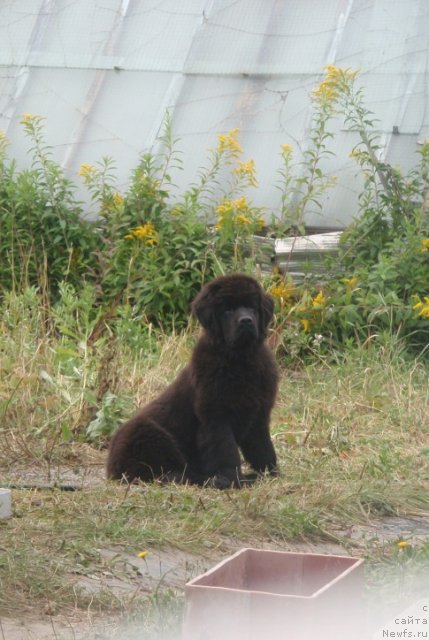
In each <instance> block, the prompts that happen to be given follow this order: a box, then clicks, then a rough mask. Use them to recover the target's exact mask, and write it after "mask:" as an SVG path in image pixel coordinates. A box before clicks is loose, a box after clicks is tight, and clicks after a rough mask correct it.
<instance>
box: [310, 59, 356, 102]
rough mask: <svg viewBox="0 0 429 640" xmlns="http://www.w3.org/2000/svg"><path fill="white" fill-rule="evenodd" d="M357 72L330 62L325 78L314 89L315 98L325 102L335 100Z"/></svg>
mask: <svg viewBox="0 0 429 640" xmlns="http://www.w3.org/2000/svg"><path fill="white" fill-rule="evenodd" d="M357 74H358V71H357V70H356V71H351V70H350V68H349V67H347V68H345V69H341V68H340V67H336V66H335V65H333V64H328V65H327V66H326V67H325V78H324V79H323V80H322V82H320V83H319V84H318V85H317V87H316V88H315V89H314V91H313V94H312V95H313V99H314V100H316V101H317V102H320V103H325V104H330V103H333V102H335V101H336V99H337V98H338V95H339V94H340V93H341V91H344V90H345V89H347V87H348V86H349V85H350V83H351V82H352V81H353V80H354V79H355V78H356V76H357Z"/></svg>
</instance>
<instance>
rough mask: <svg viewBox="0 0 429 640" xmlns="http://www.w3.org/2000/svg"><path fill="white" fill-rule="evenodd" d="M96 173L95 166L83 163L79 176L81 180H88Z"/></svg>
mask: <svg viewBox="0 0 429 640" xmlns="http://www.w3.org/2000/svg"><path fill="white" fill-rule="evenodd" d="M94 172H95V167H94V165H93V164H89V163H88V162H82V164H81V165H80V168H79V173H78V175H79V176H80V177H81V178H84V179H87V178H90V177H91V175H92V174H93V173H94Z"/></svg>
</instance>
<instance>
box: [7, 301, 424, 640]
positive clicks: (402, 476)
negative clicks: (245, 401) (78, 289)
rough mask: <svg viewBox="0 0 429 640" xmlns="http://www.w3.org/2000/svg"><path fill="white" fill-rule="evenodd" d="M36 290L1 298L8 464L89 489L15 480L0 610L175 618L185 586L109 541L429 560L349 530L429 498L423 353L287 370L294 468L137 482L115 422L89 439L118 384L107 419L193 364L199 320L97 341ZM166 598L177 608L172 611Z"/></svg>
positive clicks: (277, 425)
mask: <svg viewBox="0 0 429 640" xmlns="http://www.w3.org/2000/svg"><path fill="white" fill-rule="evenodd" d="M25 296H26V297H25ZM25 296H21V297H10V299H9V300H8V301H6V302H5V304H4V305H3V316H2V317H3V319H2V321H1V323H2V327H1V329H2V332H1V338H0V367H1V370H2V377H1V383H0V437H1V441H2V447H1V449H0V468H1V469H2V474H1V476H2V479H3V481H4V482H6V483H7V482H8V481H15V482H26V483H28V482H30V484H31V483H34V484H37V483H38V482H42V483H45V482H48V481H53V480H56V479H58V478H61V477H62V478H64V477H65V478H70V477H71V478H75V480H74V482H77V483H78V484H82V487H83V489H82V490H81V491H76V492H63V491H59V490H51V491H49V490H15V491H14V492H13V505H14V517H13V518H12V519H11V520H8V521H0V540H1V542H0V617H1V616H11V617H14V616H19V615H20V614H21V613H22V611H27V612H29V613H34V612H36V611H37V612H45V613H46V612H47V613H49V614H50V615H56V614H58V613H62V612H69V613H70V612H72V611H73V612H76V611H77V612H79V611H81V612H82V611H91V614H92V615H94V616H97V615H98V614H106V613H107V612H108V613H109V615H114V616H123V615H128V616H140V617H141V616H143V618H144V620H145V625H146V629H147V634H149V635H148V636H147V637H149V636H150V633H151V632H152V631H153V630H154V629H158V630H159V629H160V627H164V628H165V630H168V629H170V627H171V625H173V624H176V623H177V620H178V619H179V617H180V612H181V606H182V604H183V592H182V591H181V590H177V589H174V588H173V589H172V588H170V587H168V585H164V586H163V587H162V588H160V589H157V590H155V591H153V592H152V593H145V592H142V591H141V590H139V588H138V585H139V579H138V575H137V574H136V572H135V571H134V570H133V569H132V567H130V566H128V567H125V565H124V561H123V560H121V559H118V558H116V557H113V558H112V557H110V558H106V556H105V554H103V552H102V550H103V549H106V548H108V549H117V550H118V551H124V552H126V553H128V554H131V555H132V556H135V555H136V554H137V553H138V551H140V550H142V549H149V550H150V549H163V548H169V549H171V548H173V549H177V553H182V552H189V553H192V554H204V555H208V556H209V557H210V558H220V557H222V556H224V555H225V554H227V553H228V551H230V550H231V548H234V547H238V546H250V545H260V544H270V545H273V546H276V547H278V548H285V547H286V548H289V547H290V545H292V546H293V544H295V543H298V542H300V541H301V542H302V541H303V540H307V541H311V542H313V543H315V544H317V543H318V542H320V541H325V542H326V541H329V542H331V543H332V542H338V543H340V544H341V545H342V547H343V548H344V549H346V550H347V551H348V552H349V553H351V554H359V555H362V554H363V555H364V556H365V557H367V558H368V559H369V561H370V566H371V567H373V569H372V570H371V571H372V579H373V581H374V582H377V580H378V576H379V575H380V571H381V569H380V567H387V569H386V570H387V571H393V570H396V567H397V566H399V565H401V563H402V565H404V566H405V567H406V568H407V567H411V566H414V565H419V564H421V562H422V560H426V559H427V558H429V544H428V543H427V542H424V541H423V542H420V543H418V542H413V543H412V545H410V546H409V548H408V549H407V550H406V553H402V555H401V554H400V553H399V552H398V548H397V545H396V541H395V540H394V541H392V542H391V543H389V544H387V545H376V544H372V543H370V542H369V543H367V544H366V543H364V542H362V541H361V542H356V541H355V540H354V539H353V538H352V537H351V536H350V535H349V531H350V529H351V527H353V526H359V525H364V524H368V523H372V522H376V521H377V519H378V518H380V517H384V516H389V515H394V514H423V513H426V514H427V512H428V510H429V499H428V496H429V477H428V473H427V469H428V461H429V447H428V431H429V417H428V416H429V406H428V405H429V386H428V368H427V366H426V365H424V364H423V363H421V362H419V361H418V360H411V359H407V358H406V357H403V356H402V355H401V353H400V352H399V351H398V349H397V348H396V347H395V348H389V347H386V348H384V349H379V350H376V349H375V348H367V349H356V350H355V351H350V352H349V353H347V354H345V355H343V356H341V357H340V356H338V358H337V361H336V362H330V363H327V362H319V363H317V364H313V365H308V366H302V367H301V368H299V369H297V370H293V371H291V370H287V369H284V370H282V376H281V387H280V393H279V398H278V402H277V405H276V408H275V411H274V415H273V419H272V434H273V439H274V442H275V447H276V450H277V452H278V456H279V461H280V468H281V472H282V476H281V478H280V479H275V480H269V479H265V480H263V481H261V482H259V483H258V484H257V485H255V486H254V487H252V488H249V489H243V490H241V491H225V492H219V491H215V490H209V489H199V488H195V487H180V486H174V485H168V486H161V485H158V484H152V485H141V486H136V487H131V488H127V487H122V486H118V485H117V484H114V483H107V482H105V481H104V479H103V464H104V459H105V450H104V449H103V447H104V445H105V443H106V441H107V437H106V436H105V435H103V432H101V434H100V435H99V436H98V437H97V439H96V440H95V442H93V443H92V445H89V444H88V443H87V442H85V434H86V428H87V425H88V423H89V422H91V421H92V420H94V417H95V416H96V413H97V411H99V409H100V406H101V405H102V400H103V397H105V395H106V393H107V390H108V391H109V393H111V395H112V397H113V400H114V402H113V406H114V408H115V407H116V409H115V410H116V413H115V412H113V413H111V414H108V411H107V409H106V411H105V415H104V414H103V415H101V417H100V416H99V417H100V424H101V431H103V429H106V430H107V429H108V428H109V425H111V424H112V421H117V420H118V419H119V418H120V416H121V415H123V416H125V415H128V414H129V412H130V411H131V410H132V406H133V404H134V403H135V404H142V403H144V402H146V401H147V400H148V399H149V398H151V397H153V396H154V395H155V394H156V393H157V392H158V391H159V390H160V389H161V388H163V386H164V385H165V384H166V383H167V382H168V381H169V380H171V379H172V378H173V377H174V376H175V375H176V373H177V371H178V370H179V369H180V368H181V367H182V366H183V364H184V363H185V362H186V360H187V358H188V356H189V353H190V349H191V347H192V342H193V339H194V333H193V331H192V330H189V331H188V332H185V333H184V334H181V335H176V336H162V335H155V334H154V333H153V332H152V331H151V330H148V329H147V328H144V327H138V328H137V329H138V332H139V334H138V336H137V332H136V333H135V335H134V336H132V339H133V341H134V342H133V344H132V345H131V343H130V341H129V340H128V338H129V331H130V330H131V331H136V329H130V327H127V332H128V333H127V336H124V335H123V336H121V335H120V336H119V339H115V338H114V337H113V335H112V336H110V337H107V338H103V339H100V340H99V341H98V342H96V343H95V344H92V343H91V340H90V337H89V333H88V332H87V331H86V330H85V328H83V329H82V327H80V328H79V327H78V328H77V329H76V322H77V316H76V314H74V315H73V318H72V317H71V316H70V317H68V318H64V317H63V318H62V321H61V327H62V329H61V330H60V329H59V323H58V322H57V323H55V322H52V319H51V318H49V317H48V318H46V315H44V310H43V309H42V308H40V307H39V305H38V303H37V301H36V299H35V298H34V296H33V295H32V293H31V292H27V293H26V294H25ZM72 320H73V323H74V333H73V332H72V331H71V330H70V328H71V326H72ZM136 336H137V337H136ZM137 338H138V339H139V340H140V341H141V343H140V344H138V346H137V347H136V346H135V339H137ZM280 365H281V362H280ZM124 399H125V402H122V401H123V400H124ZM120 400H121V402H119V401H120ZM115 403H116V404H115ZM109 420H110V422H109ZM74 471H77V473H74ZM76 478H78V480H76ZM125 564H126V563H125ZM402 565H401V566H402ZM124 567H125V568H124ZM124 571H125V574H126V575H127V580H128V581H129V582H130V584H131V585H135V589H130V590H129V591H128V592H126V593H125V594H118V592H117V590H115V589H113V588H110V587H109V581H108V580H107V583H106V584H107V586H106V587H105V588H101V589H99V590H98V591H97V592H96V593H88V591H86V590H85V589H82V588H81V579H82V578H83V577H85V576H98V577H100V578H102V577H104V578H106V577H107V578H112V579H113V578H115V577H117V576H118V575H123V573H124ZM383 571H384V570H383ZM383 571H382V573H383ZM383 575H385V572H384V574H383ZM165 610H168V612H169V613H168V615H164V613H160V612H164V611H165ZM0 637H1V636H0Z"/></svg>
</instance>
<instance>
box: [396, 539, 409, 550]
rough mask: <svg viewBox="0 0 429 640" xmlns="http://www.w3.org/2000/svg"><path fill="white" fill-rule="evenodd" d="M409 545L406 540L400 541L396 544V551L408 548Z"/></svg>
mask: <svg viewBox="0 0 429 640" xmlns="http://www.w3.org/2000/svg"><path fill="white" fill-rule="evenodd" d="M408 546H409V544H408V542H407V541H406V540H400V541H399V542H398V549H405V548H406V547H408Z"/></svg>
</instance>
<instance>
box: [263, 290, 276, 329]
mask: <svg viewBox="0 0 429 640" xmlns="http://www.w3.org/2000/svg"><path fill="white" fill-rule="evenodd" d="M273 315H274V300H273V298H272V297H271V296H269V295H268V294H266V293H264V292H262V293H261V324H262V329H263V333H264V334H265V332H266V330H267V328H268V325H269V324H270V322H271V320H272V317H273Z"/></svg>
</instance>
